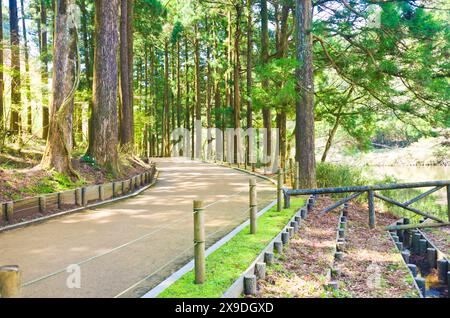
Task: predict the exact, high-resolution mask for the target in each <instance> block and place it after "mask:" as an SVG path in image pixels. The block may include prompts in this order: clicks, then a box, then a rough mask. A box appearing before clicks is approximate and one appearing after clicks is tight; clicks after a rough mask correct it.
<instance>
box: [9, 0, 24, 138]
mask: <svg viewBox="0 0 450 318" xmlns="http://www.w3.org/2000/svg"><path fill="white" fill-rule="evenodd" d="M9 27H10V32H11V39H10V40H11V73H12V75H11V118H10V119H11V120H10V131H11V134H12V135H14V136H17V137H19V140H20V130H21V123H20V112H21V96H20V85H21V82H20V35H19V17H18V13H17V0H9Z"/></svg>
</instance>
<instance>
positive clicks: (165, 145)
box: [162, 40, 170, 157]
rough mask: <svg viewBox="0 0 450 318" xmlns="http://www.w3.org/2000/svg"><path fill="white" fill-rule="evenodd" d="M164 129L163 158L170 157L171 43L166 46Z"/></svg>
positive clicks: (167, 42) (166, 43)
mask: <svg viewBox="0 0 450 318" xmlns="http://www.w3.org/2000/svg"><path fill="white" fill-rule="evenodd" d="M162 116H163V129H162V151H163V154H162V156H163V157H168V156H169V150H168V149H169V137H168V136H169V121H170V114H169V41H168V40H166V42H165V44H164V111H163V114H162Z"/></svg>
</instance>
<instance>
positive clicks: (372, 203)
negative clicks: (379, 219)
mask: <svg viewBox="0 0 450 318" xmlns="http://www.w3.org/2000/svg"><path fill="white" fill-rule="evenodd" d="M368 197H369V226H370V228H371V229H374V228H375V226H376V216H375V192H374V191H373V190H369V192H368Z"/></svg>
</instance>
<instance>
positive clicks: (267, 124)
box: [261, 0, 272, 166]
mask: <svg viewBox="0 0 450 318" xmlns="http://www.w3.org/2000/svg"><path fill="white" fill-rule="evenodd" d="M268 62H269V14H268V10H267V0H261V64H262V65H266V64H267V63H268ZM268 87H269V82H268V81H267V80H263V81H262V88H263V89H264V90H265V91H267V89H268ZM262 113H263V126H264V128H265V129H266V132H267V138H266V142H264V154H266V155H267V156H268V158H271V155H272V111H271V109H270V107H263V110H262ZM266 165H267V166H270V165H271V160H268V162H267V163H266Z"/></svg>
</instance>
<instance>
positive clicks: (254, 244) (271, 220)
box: [159, 198, 304, 298]
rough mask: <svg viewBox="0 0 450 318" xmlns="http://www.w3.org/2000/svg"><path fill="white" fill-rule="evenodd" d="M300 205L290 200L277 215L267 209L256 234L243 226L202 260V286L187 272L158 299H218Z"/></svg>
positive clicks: (295, 199) (273, 210)
mask: <svg viewBox="0 0 450 318" xmlns="http://www.w3.org/2000/svg"><path fill="white" fill-rule="evenodd" d="M303 205H304V200H303V199H300V198H293V199H292V202H291V208H290V209H285V210H283V211H281V212H277V211H276V207H274V208H272V209H270V210H269V211H267V212H266V213H265V214H264V215H263V216H261V217H260V218H259V219H258V232H257V234H256V235H250V234H249V227H246V228H245V229H244V230H242V231H241V232H240V233H239V234H237V235H236V236H235V237H234V238H232V239H231V240H230V241H229V242H227V243H226V244H225V245H224V246H222V247H221V248H219V249H218V250H217V251H215V252H214V253H212V254H211V255H210V256H209V257H208V258H207V259H206V282H205V283H204V284H203V285H196V284H194V272H193V271H190V272H188V273H186V274H185V275H184V276H183V277H181V278H180V279H179V280H178V281H176V282H175V283H174V284H173V285H172V286H170V287H169V288H168V289H166V290H165V291H164V292H163V293H161V294H160V295H159V297H160V298H219V297H221V296H222V295H223V293H224V292H225V291H227V289H228V288H229V287H230V286H231V285H232V284H233V283H234V281H235V280H236V279H238V278H239V276H240V275H241V274H242V273H243V272H244V271H245V270H246V269H247V268H248V266H250V264H251V263H252V262H253V261H254V260H255V258H256V257H257V256H258V255H259V254H260V253H261V252H262V250H263V249H264V248H265V247H266V246H267V245H268V244H269V243H270V242H271V241H272V240H273V239H274V237H275V236H276V235H277V234H278V233H279V232H280V231H281V230H282V229H283V227H284V226H286V224H287V223H288V221H289V220H290V219H291V218H292V217H293V216H294V214H295V213H296V212H297V211H298V209H300V208H301V207H302V206H303Z"/></svg>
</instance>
